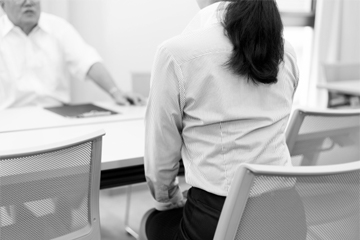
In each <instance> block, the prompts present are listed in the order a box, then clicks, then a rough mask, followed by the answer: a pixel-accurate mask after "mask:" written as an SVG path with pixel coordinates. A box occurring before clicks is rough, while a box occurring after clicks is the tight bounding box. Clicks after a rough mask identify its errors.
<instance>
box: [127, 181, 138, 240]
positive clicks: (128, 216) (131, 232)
mask: <svg viewBox="0 0 360 240" xmlns="http://www.w3.org/2000/svg"><path fill="white" fill-rule="evenodd" d="M131 192H132V185H129V186H127V188H126V205H125V231H126V232H127V233H128V234H129V235H131V236H133V237H134V238H136V239H138V237H139V234H138V233H137V232H136V231H135V230H134V229H132V228H131V227H130V224H129V218H130V207H131Z"/></svg>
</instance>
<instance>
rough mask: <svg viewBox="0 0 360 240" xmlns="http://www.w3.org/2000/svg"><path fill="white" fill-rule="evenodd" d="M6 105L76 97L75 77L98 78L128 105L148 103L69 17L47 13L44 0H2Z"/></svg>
mask: <svg viewBox="0 0 360 240" xmlns="http://www.w3.org/2000/svg"><path fill="white" fill-rule="evenodd" d="M0 5H1V7H2V9H3V10H4V12H5V13H6V15H5V16H3V17H1V18H0V110H1V109H5V108H9V107H21V106H29V105H38V106H44V107H49V106H58V105H61V104H62V103H69V102H70V79H73V78H77V79H85V78H86V77H88V78H90V79H91V80H93V81H94V82H95V83H96V84H97V85H99V86H100V87H101V88H102V89H104V90H105V91H106V92H107V93H109V94H110V95H111V96H112V98H113V99H114V100H115V101H116V102H117V103H118V104H122V105H126V104H134V105H138V104H142V103H143V102H144V100H143V98H142V97H141V96H140V95H137V94H135V93H124V92H122V91H121V90H120V89H119V88H118V87H117V86H116V84H115V82H114V80H113V79H112V77H111V75H110V74H109V72H108V71H107V70H106V68H105V67H104V65H103V64H102V63H101V61H102V60H101V58H100V56H99V55H98V53H97V52H96V51H95V49H93V48H92V47H91V46H89V45H88V44H87V43H85V42H84V40H83V39H82V38H81V36H80V35H79V33H78V32H77V31H76V30H75V29H74V27H73V26H71V25H70V24H69V23H68V22H66V21H65V20H63V19H61V18H59V17H56V16H54V15H50V14H47V13H41V10H40V0H0Z"/></svg>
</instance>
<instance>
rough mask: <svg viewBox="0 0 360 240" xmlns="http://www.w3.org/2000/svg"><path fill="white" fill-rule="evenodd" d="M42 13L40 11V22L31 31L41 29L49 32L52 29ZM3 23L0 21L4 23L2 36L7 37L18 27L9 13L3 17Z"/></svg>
mask: <svg viewBox="0 0 360 240" xmlns="http://www.w3.org/2000/svg"><path fill="white" fill-rule="evenodd" d="M42 15H43V14H42V13H40V19H39V22H38V24H37V25H36V26H35V27H34V29H33V30H32V31H31V32H34V31H37V30H38V29H41V30H43V31H45V32H49V31H50V30H51V28H50V26H49V24H48V23H47V22H46V21H44V20H43V17H42ZM1 20H2V23H1V22H0V25H2V27H3V28H2V32H1V37H5V36H6V35H7V34H8V33H9V32H11V31H12V30H13V29H14V28H16V27H17V26H15V25H14V24H13V23H12V22H11V21H10V19H9V17H8V16H7V15H4V17H3V18H2V19H1ZM30 34H31V33H30Z"/></svg>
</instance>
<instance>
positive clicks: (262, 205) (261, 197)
mask: <svg viewBox="0 0 360 240" xmlns="http://www.w3.org/2000/svg"><path fill="white" fill-rule="evenodd" d="M359 186H360V164H358V163H356V162H352V163H346V164H340V165H333V166H324V167H320V166H315V167H314V166H313V167H296V168H292V167H275V166H260V167H258V166H254V165H247V164H245V165H243V166H241V167H240V169H239V171H238V173H237V176H236V177H235V179H234V181H233V183H232V186H231V189H230V192H229V195H228V197H227V199H226V202H225V204H224V207H223V210H222V213H221V216H220V220H219V223H218V226H217V230H216V233H215V238H214V239H215V240H234V239H239V240H240V239H246V240H261V239H268V240H289V239H292V240H293V239H295V240H300V239H301V240H304V239H307V240H320V239H323V240H338V239H351V240H357V239H360V233H359V226H360V210H359V209H360V188H359Z"/></svg>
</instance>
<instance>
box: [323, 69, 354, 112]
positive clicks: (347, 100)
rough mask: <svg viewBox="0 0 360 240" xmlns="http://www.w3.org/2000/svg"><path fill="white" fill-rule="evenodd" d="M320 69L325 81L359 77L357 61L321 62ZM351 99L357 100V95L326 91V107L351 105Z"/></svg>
mask: <svg viewBox="0 0 360 240" xmlns="http://www.w3.org/2000/svg"><path fill="white" fill-rule="evenodd" d="M322 69H323V72H324V78H325V81H326V82H336V81H343V80H356V79H360V62H359V63H342V62H335V63H323V64H322ZM353 100H357V101H359V97H357V96H352V95H349V94H342V93H337V92H332V91H328V104H327V107H328V108H337V107H342V106H352V105H353V104H352V102H353Z"/></svg>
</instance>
